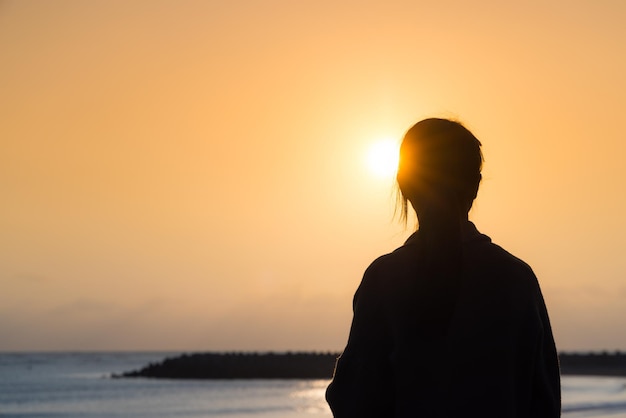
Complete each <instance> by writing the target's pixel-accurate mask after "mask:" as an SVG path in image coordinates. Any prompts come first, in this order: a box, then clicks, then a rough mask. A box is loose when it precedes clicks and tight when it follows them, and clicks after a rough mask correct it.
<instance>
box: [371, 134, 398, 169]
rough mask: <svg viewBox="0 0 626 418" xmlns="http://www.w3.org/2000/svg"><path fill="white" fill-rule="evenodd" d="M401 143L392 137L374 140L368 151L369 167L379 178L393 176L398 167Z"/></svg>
mask: <svg viewBox="0 0 626 418" xmlns="http://www.w3.org/2000/svg"><path fill="white" fill-rule="evenodd" d="M398 148H399V144H398V143H397V142H396V141H394V140H392V139H382V140H379V141H377V142H374V143H373V144H372V145H371V146H370V147H369V149H368V152H367V160H366V162H367V168H368V169H369V171H370V172H371V173H372V174H373V175H374V176H376V177H378V178H392V177H393V176H395V175H396V171H397V169H398V157H399V156H398Z"/></svg>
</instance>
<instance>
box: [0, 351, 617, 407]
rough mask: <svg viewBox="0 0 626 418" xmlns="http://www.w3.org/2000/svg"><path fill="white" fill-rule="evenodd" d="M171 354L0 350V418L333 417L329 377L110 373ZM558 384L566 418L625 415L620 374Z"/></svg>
mask: <svg viewBox="0 0 626 418" xmlns="http://www.w3.org/2000/svg"><path fill="white" fill-rule="evenodd" d="M175 354H178V353H54V354H51V353H41V354H35V353H20V354H0V417H3V418H10V417H15V418H18V417H19V418H35V417H41V418H56V417H68V418H73V417H87V418H96V417H98V418H99V417H102V418H104V417H141V418H148V417H163V418H165V417H168V418H170V417H171V418H200V417H202V418H213V417H224V418H251V417H254V418H295V417H300V418H322V417H325V418H329V417H331V414H330V411H329V409H328V407H327V405H326V403H325V401H324V390H325V388H326V386H327V385H328V381H327V380H232V381H231V380H205V381H181V380H152V379H111V378H110V375H111V374H112V373H120V372H123V371H128V370H132V369H137V368H139V367H141V366H144V365H146V364H147V363H150V362H155V361H160V360H162V359H163V358H164V357H166V356H169V355H175ZM562 389H563V416H564V417H567V418H591V417H593V418H617V417H626V378H608V377H578V376H565V377H563V384H562Z"/></svg>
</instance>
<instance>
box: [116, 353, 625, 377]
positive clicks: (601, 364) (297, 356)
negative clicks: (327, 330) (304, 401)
mask: <svg viewBox="0 0 626 418" xmlns="http://www.w3.org/2000/svg"><path fill="white" fill-rule="evenodd" d="M338 356H339V353H331V352H327V353H311V352H309V353H306V352H297V353H292V352H287V353H274V352H268V353H254V352H252V353H250V352H231V353H211V352H209V353H195V354H182V355H180V356H176V357H169V358H166V359H164V360H163V361H161V362H158V363H150V364H148V365H147V366H145V367H143V368H141V369H138V370H133V371H128V372H124V373H122V374H119V375H113V377H114V378H132V377H147V378H163V379H330V378H331V377H332V375H333V370H334V367H335V361H336V359H337V357H338ZM559 359H560V364H561V374H563V375H587V376H626V353H621V352H614V353H608V352H601V353H561V354H560V355H559Z"/></svg>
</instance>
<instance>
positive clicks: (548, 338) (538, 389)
mask: <svg viewBox="0 0 626 418" xmlns="http://www.w3.org/2000/svg"><path fill="white" fill-rule="evenodd" d="M535 283H536V287H535V289H534V290H535V301H536V313H537V315H538V317H539V319H540V322H541V327H540V333H539V336H538V338H537V341H536V346H535V353H534V371H533V381H532V385H533V387H532V393H531V414H530V416H532V417H538V418H556V417H560V416H561V378H560V370H559V360H558V354H557V350H556V345H555V343H554V337H553V335H552V327H551V325H550V319H549V317H548V311H547V309H546V305H545V302H544V299H543V296H542V294H541V290H540V289H539V285H538V283H537V282H536V281H535Z"/></svg>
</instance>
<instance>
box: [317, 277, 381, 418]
mask: <svg viewBox="0 0 626 418" xmlns="http://www.w3.org/2000/svg"><path fill="white" fill-rule="evenodd" d="M374 270H375V269H374V268H372V266H370V268H368V270H367V271H366V272H365V275H364V277H363V280H362V282H361V285H360V286H359V288H358V290H357V292H356V294H355V295H354V301H353V311H354V316H353V320H352V326H351V328H350V335H349V337H348V343H347V345H346V348H345V349H344V351H343V354H342V355H341V356H340V357H339V358H338V359H337V363H336V365H335V373H334V376H333V380H332V382H331V384H330V385H329V386H328V389H327V390H326V400H327V401H328V404H329V405H330V409H331V410H332V412H333V416H334V417H335V418H352V417H359V418H369V417H372V418H374V417H376V418H384V417H387V416H392V412H393V411H392V406H391V405H392V394H393V387H392V380H391V377H390V368H389V355H390V345H391V342H390V338H389V331H388V328H387V324H386V319H385V315H384V309H383V307H384V302H383V298H384V296H383V295H384V292H383V290H384V289H383V288H382V287H381V286H380V282H379V280H378V278H377V277H376V274H375V272H374Z"/></svg>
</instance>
